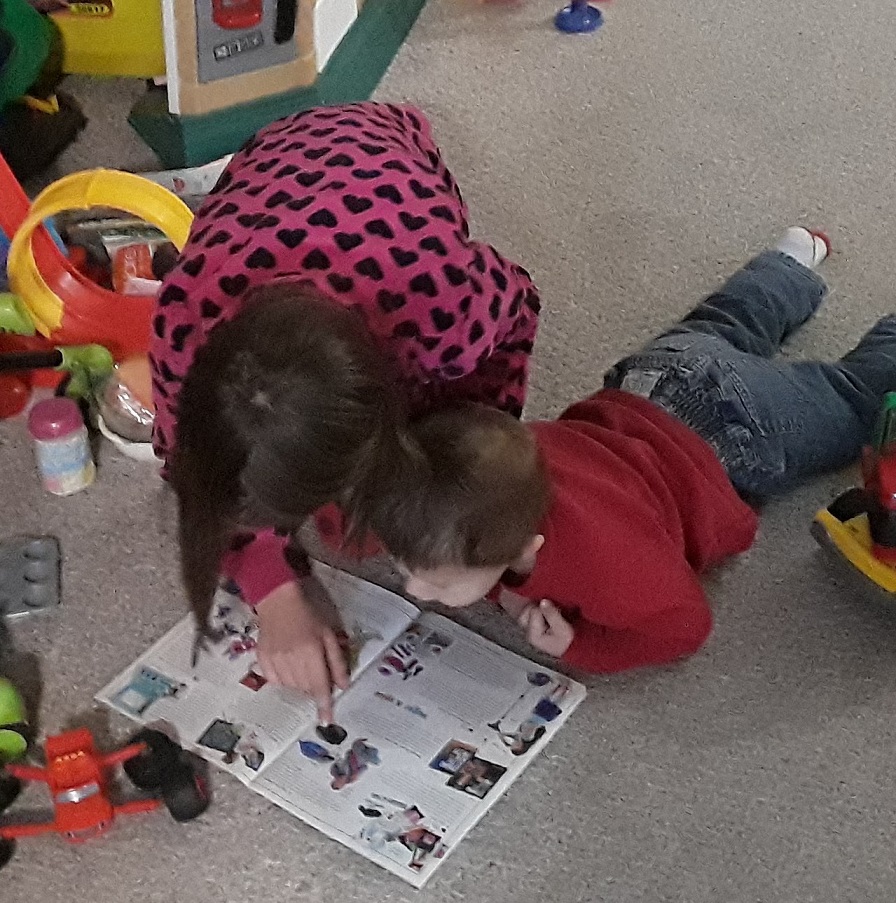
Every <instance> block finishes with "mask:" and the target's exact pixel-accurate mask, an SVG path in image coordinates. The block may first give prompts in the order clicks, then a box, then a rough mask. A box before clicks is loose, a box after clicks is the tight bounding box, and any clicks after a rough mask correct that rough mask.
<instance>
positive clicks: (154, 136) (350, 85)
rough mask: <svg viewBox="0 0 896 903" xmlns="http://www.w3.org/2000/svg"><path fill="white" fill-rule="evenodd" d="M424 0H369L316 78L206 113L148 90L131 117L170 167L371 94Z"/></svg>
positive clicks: (231, 148)
mask: <svg viewBox="0 0 896 903" xmlns="http://www.w3.org/2000/svg"><path fill="white" fill-rule="evenodd" d="M425 3H426V0H366V2H365V4H364V6H363V7H362V8H361V12H360V13H359V15H358V18H357V20H356V21H355V23H354V25H352V27H351V29H350V30H349V32H348V34H346V36H345V37H344V38H343V40H342V42H341V43H340V44H339V46H338V47H337V48H336V50H335V51H334V53H333V55H332V56H331V57H330V60H329V62H328V63H327V65H326V67H325V69H324V71H323V72H322V73H321V74H320V76H319V77H318V79H317V81H316V82H315V83H314V84H313V85H310V86H308V87H306V88H299V89H297V90H295V91H286V92H283V93H281V94H274V95H272V96H270V97H264V98H261V99H259V100H256V101H252V102H251V103H246V104H240V105H238V106H235V107H228V108H226V109H224V110H216V111H215V112H213V113H206V114H204V115H202V116H174V115H172V114H171V113H169V112H168V101H167V97H166V95H165V92H164V91H150V92H149V93H147V94H146V96H145V97H143V98H141V99H140V100H139V101H137V103H136V104H135V105H134V107H133V109H132V110H131V115H130V117H129V119H128V121H129V122H130V123H131V125H132V126H133V127H134V129H135V130H136V132H137V134H138V135H140V137H141V138H142V139H143V140H144V141H145V142H146V143H147V144H148V145H149V146H150V147H151V148H152V149H153V150H154V151H155V152H156V153H157V154H158V156H159V158H160V159H161V161H162V164H163V165H164V166H166V167H169V168H175V167H183V166H200V165H201V164H203V163H208V162H209V161H211V160H215V159H217V158H218V157H222V156H224V154H229V153H231V152H233V151H235V150H237V149H238V148H239V147H240V146H241V145H242V144H244V143H245V141H246V140H248V139H249V138H250V137H251V136H252V135H254V134H255V133H256V132H257V131H258V130H259V129H260V128H262V127H264V126H266V125H268V124H269V123H271V122H273V121H274V120H275V119H280V118H282V117H283V116H288V115H289V114H290V113H295V112H297V111H299V110H307V109H308V108H310V107H316V106H327V105H332V104H340V103H352V102H355V101H359V100H366V99H367V98H368V97H370V95H371V94H372V93H373V90H374V88H376V86H377V85H378V84H379V81H380V79H381V78H382V77H383V75H384V74H385V72H386V70H387V69H388V68H389V64H390V63H391V62H392V59H393V57H394V56H395V54H396V53H397V52H398V49H399V47H401V45H402V43H404V39H405V38H406V37H407V34H408V32H409V31H410V30H411V26H412V25H413V24H414V22H415V21H416V19H417V16H418V14H419V13H420V10H421V9H422V8H423V5H424V4H425Z"/></svg>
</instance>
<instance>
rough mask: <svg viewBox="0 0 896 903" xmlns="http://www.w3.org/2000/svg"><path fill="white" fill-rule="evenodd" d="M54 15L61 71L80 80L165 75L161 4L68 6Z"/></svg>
mask: <svg viewBox="0 0 896 903" xmlns="http://www.w3.org/2000/svg"><path fill="white" fill-rule="evenodd" d="M66 6H67V8H66V9H65V10H61V11H59V12H55V13H53V15H52V19H53V21H54V22H55V23H56V25H57V26H58V27H59V30H60V31H61V32H62V48H63V57H62V68H63V71H64V72H73V73H79V74H81V75H121V76H130V77H134V78H155V77H156V76H159V75H164V74H165V43H164V39H163V32H162V3H161V0H91V2H89V3H81V2H77V0H75V2H70V3H67V4H66Z"/></svg>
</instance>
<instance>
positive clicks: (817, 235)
mask: <svg viewBox="0 0 896 903" xmlns="http://www.w3.org/2000/svg"><path fill="white" fill-rule="evenodd" d="M775 250H776V251H780V252H781V253H782V254H787V256H788V257H792V258H793V259H794V260H797V261H799V262H800V263H801V264H802V265H803V266H804V267H808V268H809V269H810V270H814V269H815V268H816V267H817V266H818V265H819V264H820V263H821V262H822V261H823V260H824V259H825V258H826V257H827V256H828V254H830V253H831V240H830V239H829V238H828V237H827V235H825V234H824V232H819V231H818V230H816V229H804V228H803V227H802V226H791V227H790V228H789V229H788V230H787V231H786V232H785V233H784V235H783V236H782V237H781V240H780V241H779V242H778V243H777V244H776V245H775Z"/></svg>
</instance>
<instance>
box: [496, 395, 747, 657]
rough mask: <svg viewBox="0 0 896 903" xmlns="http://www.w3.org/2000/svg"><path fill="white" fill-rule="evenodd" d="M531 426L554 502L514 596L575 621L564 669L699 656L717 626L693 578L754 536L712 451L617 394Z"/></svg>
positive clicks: (648, 407) (659, 414) (637, 401)
mask: <svg viewBox="0 0 896 903" xmlns="http://www.w3.org/2000/svg"><path fill="white" fill-rule="evenodd" d="M531 428H532V430H533V431H534V433H535V437H536V439H537V441H538V444H539V447H540V449H541V451H542V454H543V456H544V459H545V462H546V464H547V467H548V471H549V474H550V481H551V491H552V503H551V508H550V511H549V513H548V516H547V519H546V521H545V523H544V524H543V528H542V532H543V534H544V537H545V543H544V546H543V547H542V549H541V551H540V552H539V553H538V558H537V562H536V566H535V570H534V571H533V572H532V573H531V574H530V575H529V576H528V578H527V579H526V581H525V583H523V585H522V586H514V587H512V589H513V591H514V592H515V593H517V594H519V595H521V596H524V597H526V598H528V599H531V600H533V601H538V600H541V599H550V600H551V601H553V602H554V603H555V604H556V605H557V606H558V608H560V609H561V611H562V612H563V613H564V615H565V616H566V618H567V619H568V620H569V621H570V622H571V624H572V625H573V628H574V630H575V637H574V639H573V642H572V645H571V646H570V647H569V649H568V650H567V652H566V654H565V655H564V656H563V659H564V661H566V662H567V663H569V664H571V665H574V666H576V667H580V668H583V669H585V670H588V671H596V672H612V671H620V670H623V669H626V668H632V667H636V666H639V665H656V664H663V663H666V662H670V661H673V660H675V659H677V658H680V657H682V656H686V655H690V654H691V653H693V652H695V651H696V650H697V649H699V648H700V646H702V645H703V643H704V641H705V640H706V638H707V636H708V635H709V632H710V630H711V628H712V614H711V612H710V610H709V606H708V604H707V601H706V597H705V595H704V592H703V588H702V586H701V584H700V579H699V577H698V575H699V573H700V572H702V571H704V570H706V569H707V568H709V567H712V566H713V565H716V564H718V563H720V562H721V561H722V560H724V559H725V558H728V557H730V556H732V555H735V554H737V553H739V552H743V551H745V550H746V549H747V548H748V547H749V546H750V545H751V544H752V541H753V538H754V536H755V533H756V527H757V518H756V514H755V512H754V511H753V510H752V509H751V508H750V507H749V506H748V505H746V504H745V503H744V502H743V501H742V500H741V499H740V498H739V497H738V495H737V493H736V492H735V491H734V488H733V486H732V485H731V482H730V481H729V479H728V477H727V475H726V474H725V472H724V470H723V469H722V466H721V464H720V463H719V461H718V459H717V458H716V456H715V454H714V453H713V451H712V449H711V448H710V447H709V446H708V445H707V444H706V443H705V442H704V441H703V440H702V439H701V438H700V437H699V436H698V435H697V434H696V433H694V432H693V431H692V430H690V429H689V428H688V427H686V426H685V425H684V424H682V423H681V422H679V421H678V420H676V419H675V418H673V417H671V416H670V415H669V414H667V413H666V412H665V411H663V410H662V409H661V408H659V407H657V406H656V405H654V404H652V403H651V402H649V401H646V400H645V399H642V398H640V397H638V396H635V395H631V394H629V393H627V392H621V391H617V390H604V391H602V392H598V393H597V394H596V395H594V396H592V397H591V398H588V399H586V400H585V401H582V402H579V403H578V404H575V405H573V406H572V407H571V408H569V409H568V410H567V411H565V412H564V413H563V414H562V415H561V417H560V418H559V419H558V420H555V421H550V422H543V423H533V424H531Z"/></svg>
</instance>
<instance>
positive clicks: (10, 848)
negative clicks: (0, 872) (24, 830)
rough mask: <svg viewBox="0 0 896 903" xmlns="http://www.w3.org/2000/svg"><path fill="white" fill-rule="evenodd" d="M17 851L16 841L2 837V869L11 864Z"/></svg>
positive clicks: (0, 854) (0, 845) (0, 865)
mask: <svg viewBox="0 0 896 903" xmlns="http://www.w3.org/2000/svg"><path fill="white" fill-rule="evenodd" d="M15 851H16V844H15V841H14V840H6V839H5V838H2V837H0V869H2V868H3V866H4V865H7V864H8V863H9V860H10V859H12V857H13V854H14V853H15Z"/></svg>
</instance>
